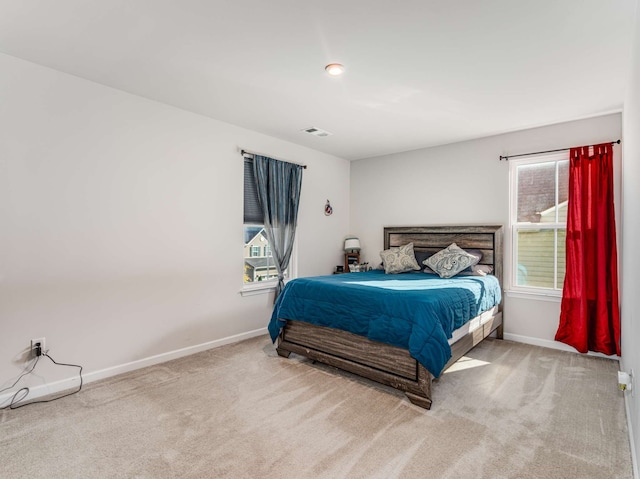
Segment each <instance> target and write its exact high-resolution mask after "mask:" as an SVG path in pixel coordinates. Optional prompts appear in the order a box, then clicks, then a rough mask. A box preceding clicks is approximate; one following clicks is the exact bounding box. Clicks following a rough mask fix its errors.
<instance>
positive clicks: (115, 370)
mask: <svg viewBox="0 0 640 479" xmlns="http://www.w3.org/2000/svg"><path fill="white" fill-rule="evenodd" d="M263 334H267V328H266V327H265V328H260V329H255V330H253V331H248V332H246V333H240V334H235V335H233V336H228V337H226V338H222V339H216V340H214V341H208V342H206V343H202V344H196V345H194V346H189V347H186V348H182V349H176V350H175V351H168V352H166V353H161V354H156V355H155V356H149V357H148V358H143V359H138V360H136V361H131V362H130V363H125V364H120V365H118V366H112V367H109V368H105V369H100V370H98V371H92V372H89V373H84V374H83V375H82V382H83V384H88V383H91V382H94V381H98V380H100V379H106V378H109V377H112V376H116V375H118V374H122V373H127V372H129V371H134V370H136V369H141V368H145V367H147V366H153V365H154V364H160V363H164V362H166V361H171V360H172V359H178V358H181V357H184V356H189V355H190V354H195V353H199V352H202V351H206V350H208V349H214V348H219V347H220V346H224V345H226V344H231V343H237V342H239V341H243V340H245V339H250V338H255V337H256V336H261V335H263ZM79 385H80V379H79V377H78V375H77V374H74V375H73V377H69V378H66V379H61V380H59V381H54V382H51V383H45V384H40V385H37V386H29V395H28V397H27V398H26V402H29V401H31V400H34V399H37V398H39V397H42V396H47V395H49V394H56V393H59V392H62V391H67V390H73V389H77V388H78V386H79ZM15 391H16V390H13V391H11V392H9V393H4V394H0V408H2V407H5V406H8V405H9V401H10V400H11V398H12V397H13V395H14V394H15ZM19 398H20V396H18V398H16V399H19Z"/></svg>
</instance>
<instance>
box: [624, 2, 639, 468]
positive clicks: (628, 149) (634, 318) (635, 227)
mask: <svg viewBox="0 0 640 479" xmlns="http://www.w3.org/2000/svg"><path fill="white" fill-rule="evenodd" d="M632 58H633V61H632V72H631V76H630V79H629V82H628V84H629V89H628V91H627V96H626V98H625V102H624V115H623V140H624V141H623V147H624V149H623V173H624V175H623V184H622V186H623V200H624V202H623V206H624V207H623V210H622V219H623V228H622V244H623V250H622V255H621V258H620V265H621V270H620V272H621V275H622V282H621V287H622V308H621V314H622V361H621V363H622V364H621V368H622V369H623V370H625V371H630V370H633V372H634V374H635V375H636V377H635V384H634V385H635V388H636V390H635V391H634V392H632V394H629V393H627V400H628V404H629V412H630V414H629V420H630V423H631V431H632V433H633V436H632V437H633V442H634V445H635V457H636V459H637V458H638V457H640V391H638V390H637V388H638V387H640V381H639V379H640V352H639V348H638V345H639V344H640V327H639V325H638V321H640V296H639V295H638V291H639V287H638V285H640V256H639V255H638V246H637V244H638V238H640V186H639V185H640V87H639V86H638V85H640V7H636V35H635V42H634V48H633V57H632ZM635 465H636V471H635V477H640V476H639V475H638V470H637V461H636V464H635Z"/></svg>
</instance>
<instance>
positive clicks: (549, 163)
mask: <svg viewBox="0 0 640 479" xmlns="http://www.w3.org/2000/svg"><path fill="white" fill-rule="evenodd" d="M509 168H510V178H511V181H510V186H511V188H510V189H511V200H510V218H511V233H512V245H513V247H512V265H513V268H512V272H511V288H512V289H513V290H514V291H518V290H519V291H523V292H542V293H551V294H557V295H561V294H562V287H563V283H564V275H565V242H566V234H567V199H568V190H569V160H568V152H563V153H559V154H554V155H545V156H535V157H530V158H527V159H522V160H509Z"/></svg>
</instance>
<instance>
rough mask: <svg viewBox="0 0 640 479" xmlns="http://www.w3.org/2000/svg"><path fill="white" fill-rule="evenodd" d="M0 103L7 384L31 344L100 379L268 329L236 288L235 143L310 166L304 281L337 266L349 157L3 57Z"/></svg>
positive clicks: (239, 174) (3, 379) (304, 205)
mask: <svg viewBox="0 0 640 479" xmlns="http://www.w3.org/2000/svg"><path fill="white" fill-rule="evenodd" d="M0 105H2V106H1V107H0V331H1V332H0V389H2V387H5V386H6V385H8V384H10V383H11V382H12V380H13V379H15V378H16V377H17V375H18V374H19V372H21V371H22V368H23V367H24V365H25V360H26V351H27V349H28V346H29V339H30V338H34V337H41V336H44V337H46V339H47V344H48V348H49V350H50V354H51V355H52V356H53V357H54V358H55V359H56V360H58V361H64V362H72V363H77V364H82V365H83V366H84V367H85V373H87V376H91V373H92V372H96V371H101V370H104V369H107V368H115V369H118V367H120V366H122V365H124V364H127V363H130V362H132V361H139V360H141V359H144V358H149V357H151V356H154V355H162V354H165V353H168V352H171V351H175V350H179V349H181V348H190V347H194V346H196V345H201V344H203V343H208V342H211V341H216V340H223V339H224V338H229V337H232V336H234V335H241V337H242V335H244V334H247V333H249V334H252V332H255V331H256V330H262V329H263V328H265V327H266V324H267V322H268V319H269V317H270V314H271V308H272V295H271V294H262V295H256V296H248V297H242V296H241V295H240V294H239V291H240V289H241V287H242V273H243V258H242V256H243V226H242V207H243V206H242V198H243V196H242V195H243V187H242V185H243V163H242V159H241V156H240V154H239V150H238V148H245V149H248V150H252V151H258V152H263V153H266V154H269V155H272V156H274V157H276V158H281V159H285V160H290V161H295V162H299V163H305V164H307V165H308V168H307V169H306V170H305V172H304V178H303V191H302V198H301V206H300V211H299V229H298V232H299V233H298V240H299V241H298V253H299V262H298V272H299V275H302V276H305V275H317V274H329V273H330V272H331V270H332V268H333V267H334V266H335V265H336V264H339V263H340V261H341V258H342V256H341V253H342V251H341V248H342V241H343V238H344V236H345V235H346V234H347V232H348V231H347V230H348V221H349V194H348V188H349V184H348V178H349V168H350V165H349V163H348V162H347V161H345V160H342V159H340V158H336V157H333V156H329V155H326V154H323V153H319V152H316V151H313V150H310V149H307V148H303V147H299V146H296V145H293V144H290V143H287V142H283V141H280V140H277V139H275V138H271V137H267V136H265V135H261V134H258V133H255V132H251V131H248V130H244V129H241V128H238V127H235V126H232V125H229V124H225V123H221V122H219V121H215V120H212V119H209V118H206V117H203V116H199V115H195V114H192V113H189V112H186V111H183V110H180V109H177V108H173V107H170V106H167V105H164V104H160V103H157V102H154V101H149V100H147V99H144V98H140V97H136V96H133V95H129V94H126V93H123V92H121V91H118V90H114V89H111V88H107V87H104V86H102V85H98V84H95V83H92V82H88V81H85V80H82V79H79V78H77V77H73V76H70V75H66V74H63V73H60V72H57V71H54V70H51V69H48V68H44V67H41V66H38V65H35V64H32V63H28V62H25V61H22V60H19V59H16V58H13V57H9V56H6V55H0ZM319 141H321V140H319ZM327 199H330V200H331V202H332V205H333V207H334V214H333V216H331V217H326V216H324V204H325V202H326V200H327ZM43 362H46V361H44V360H43ZM38 371H39V372H40V373H41V374H40V375H39V376H40V377H38V378H34V377H32V378H31V380H32V381H36V382H40V383H50V382H51V381H54V380H56V379H60V378H65V377H68V376H70V375H72V373H71V372H69V371H68V370H67V371H62V370H55V371H53V370H51V369H47V368H45V367H44V364H43V365H42V366H39V367H38ZM0 405H1V404H0Z"/></svg>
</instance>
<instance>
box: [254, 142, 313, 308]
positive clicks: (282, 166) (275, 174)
mask: <svg viewBox="0 0 640 479" xmlns="http://www.w3.org/2000/svg"><path fill="white" fill-rule="evenodd" d="M303 169H304V167H303V166H301V165H295V164H293V163H287V162H285V161H279V160H274V159H273V158H268V157H266V156H260V155H254V157H253V174H254V177H255V180H256V187H257V190H258V199H259V200H260V206H261V208H262V214H263V217H264V218H263V219H264V231H265V234H266V235H267V240H268V241H269V246H270V247H271V253H272V255H273V259H274V260H275V263H276V269H277V271H278V285H277V286H276V296H275V297H276V298H277V297H278V296H279V295H280V292H281V291H282V288H283V287H284V271H286V269H287V268H288V267H289V260H290V259H291V251H292V250H293V240H294V238H295V235H296V225H297V223H298V205H299V204H300V189H301V187H302V170H303Z"/></svg>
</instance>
